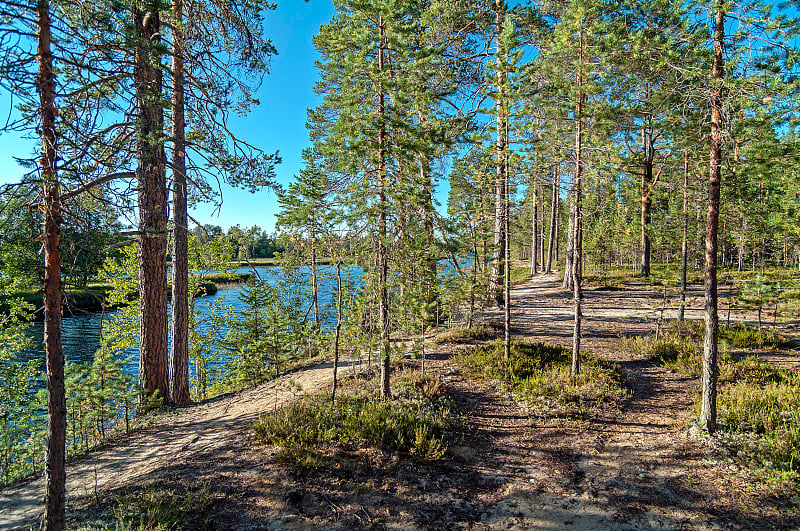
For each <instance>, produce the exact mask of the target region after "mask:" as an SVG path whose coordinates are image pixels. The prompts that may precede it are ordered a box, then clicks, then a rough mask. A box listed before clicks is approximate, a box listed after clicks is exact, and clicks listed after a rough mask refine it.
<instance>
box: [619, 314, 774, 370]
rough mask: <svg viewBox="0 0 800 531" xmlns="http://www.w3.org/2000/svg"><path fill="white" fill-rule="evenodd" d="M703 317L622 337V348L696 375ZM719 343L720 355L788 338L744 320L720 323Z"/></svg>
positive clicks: (701, 345) (759, 347)
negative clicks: (661, 330) (659, 330)
mask: <svg viewBox="0 0 800 531" xmlns="http://www.w3.org/2000/svg"><path fill="white" fill-rule="evenodd" d="M704 332H705V324H704V323H703V322H702V321H670V322H668V323H667V325H666V326H665V328H664V333H663V334H662V335H661V336H660V337H659V338H658V339H656V338H655V337H652V336H649V337H642V336H637V337H631V338H626V339H623V344H624V348H625V349H626V350H628V351H629V352H632V353H634V354H636V355H638V356H639V357H640V358H643V359H648V360H653V361H657V362H659V363H662V364H663V365H665V366H667V367H669V368H671V369H674V370H678V371H680V372H682V373H685V374H691V375H694V376H698V375H699V374H700V366H701V365H700V363H701V358H702V356H703V334H704ZM719 341H720V343H721V345H722V348H721V351H720V357H721V359H723V360H724V359H727V358H729V357H730V356H729V354H728V350H729V348H741V349H775V348H780V347H783V346H785V345H786V344H787V339H786V338H785V337H783V336H782V335H781V334H779V333H778V332H776V331H775V330H771V329H770V330H768V329H762V330H761V331H760V332H759V330H758V328H757V327H755V326H753V325H748V324H744V323H736V324H734V325H731V326H727V325H722V326H720V327H719Z"/></svg>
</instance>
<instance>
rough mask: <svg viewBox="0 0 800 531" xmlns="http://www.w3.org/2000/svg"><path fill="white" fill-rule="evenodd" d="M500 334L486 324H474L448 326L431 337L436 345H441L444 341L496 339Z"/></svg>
mask: <svg viewBox="0 0 800 531" xmlns="http://www.w3.org/2000/svg"><path fill="white" fill-rule="evenodd" d="M499 335H500V332H499V331H498V330H497V329H496V328H494V327H492V326H488V325H476V326H473V327H472V328H465V327H460V326H456V327H453V328H448V329H447V330H443V331H442V332H439V333H438V334H436V337H435V338H433V343H434V344H436V345H441V344H444V343H467V342H469V341H486V340H491V339H497V337H498V336H499Z"/></svg>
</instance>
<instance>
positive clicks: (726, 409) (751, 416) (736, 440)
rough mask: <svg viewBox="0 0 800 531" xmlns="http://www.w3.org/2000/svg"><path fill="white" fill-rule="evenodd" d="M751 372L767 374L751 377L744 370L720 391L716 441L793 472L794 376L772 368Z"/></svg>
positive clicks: (798, 428) (797, 442)
mask: <svg viewBox="0 0 800 531" xmlns="http://www.w3.org/2000/svg"><path fill="white" fill-rule="evenodd" d="M762 365H763V364H762ZM757 370H758V372H762V371H763V372H764V373H765V374H766V375H767V377H766V378H765V379H764V380H757V379H756V378H753V376H754V374H753V373H752V372H750V373H747V377H746V378H743V379H741V380H735V381H733V382H731V383H729V384H728V385H725V386H723V387H722V388H721V389H720V392H719V396H718V408H719V417H720V419H721V423H722V427H723V430H722V434H721V435H722V436H721V440H722V442H723V444H724V446H725V447H726V448H727V449H728V451H729V452H730V453H731V454H732V455H734V456H736V457H738V458H740V459H743V460H745V461H748V462H750V463H754V464H756V465H759V466H761V467H764V468H769V469H775V470H779V471H792V472H798V471H800V377H798V375H797V374H793V373H790V371H787V370H785V369H776V368H774V367H773V368H765V369H761V368H758V369H757ZM775 380H777V381H775Z"/></svg>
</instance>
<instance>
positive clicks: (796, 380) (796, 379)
mask: <svg viewBox="0 0 800 531" xmlns="http://www.w3.org/2000/svg"><path fill="white" fill-rule="evenodd" d="M698 330H700V331H702V323H700V326H699V327H698V326H697V325H695V324H689V325H681V326H680V327H677V328H672V330H671V331H670V332H669V333H668V334H667V335H665V336H662V337H661V338H659V339H658V340H656V339H655V338H652V337H649V338H641V337H639V338H632V339H627V340H624V347H625V348H627V349H629V350H630V351H631V352H634V353H636V354H638V355H640V356H641V357H643V358H646V359H651V360H654V361H657V362H659V363H661V364H662V365H664V366H666V367H669V368H672V369H674V370H676V371H678V372H681V373H683V374H687V375H690V376H693V377H695V378H699V377H700V374H701V370H702V355H703V345H702V337H698V336H699V334H698V333H697V331H698ZM720 335H721V336H722V334H720ZM729 337H731V336H729ZM733 337H739V336H736V335H734V336H733ZM718 371H719V373H718V374H719V378H718V385H719V388H718V389H719V391H718V396H717V407H718V418H719V424H720V429H719V430H718V432H717V435H716V440H717V442H718V443H719V444H720V446H721V447H722V448H723V450H724V451H725V452H726V453H728V454H729V455H730V456H731V457H732V458H734V459H736V460H737V461H740V462H744V463H746V464H748V465H751V466H753V467H754V470H756V471H765V472H766V477H767V478H776V477H778V478H781V479H784V480H785V479H787V478H788V479H789V480H790V483H791V484H793V485H798V484H800V482H799V481H798V480H800V474H799V473H800V374H798V373H797V372H796V371H794V370H790V369H786V368H783V367H780V366H777V365H775V364H771V363H765V362H762V361H760V360H758V359H757V358H755V357H745V358H741V359H734V358H732V357H731V356H730V354H729V353H728V351H727V349H722V351H721V352H720V355H719V358H718ZM697 398H698V400H699V393H698V397H697ZM795 488H796V487H795Z"/></svg>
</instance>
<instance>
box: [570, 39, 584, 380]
mask: <svg viewBox="0 0 800 531" xmlns="http://www.w3.org/2000/svg"><path fill="white" fill-rule="evenodd" d="M578 39H579V44H578V46H579V48H578V50H579V65H580V66H579V68H582V65H583V33H582V32H581V33H580V35H579V36H578ZM577 84H578V105H577V107H576V109H575V119H576V120H577V123H576V131H575V179H574V180H573V187H574V189H575V192H574V194H575V196H574V200H575V228H574V230H575V234H574V235H573V242H574V243H573V249H572V256H573V259H572V279H573V280H572V284H573V286H572V289H573V305H574V309H575V325H574V328H573V332H572V370H571V374H572V376H577V375H578V373H579V372H580V352H581V324H582V323H581V320H582V317H583V314H582V306H583V291H582V290H581V259H582V258H583V256H582V255H583V249H582V243H583V241H582V240H583V239H582V237H581V229H582V227H581V226H582V213H581V194H582V191H581V185H582V183H581V179H582V177H583V160H582V159H583V106H584V102H585V101H586V95H585V94H584V92H583V74H582V73H581V72H579V73H578V76H577Z"/></svg>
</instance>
